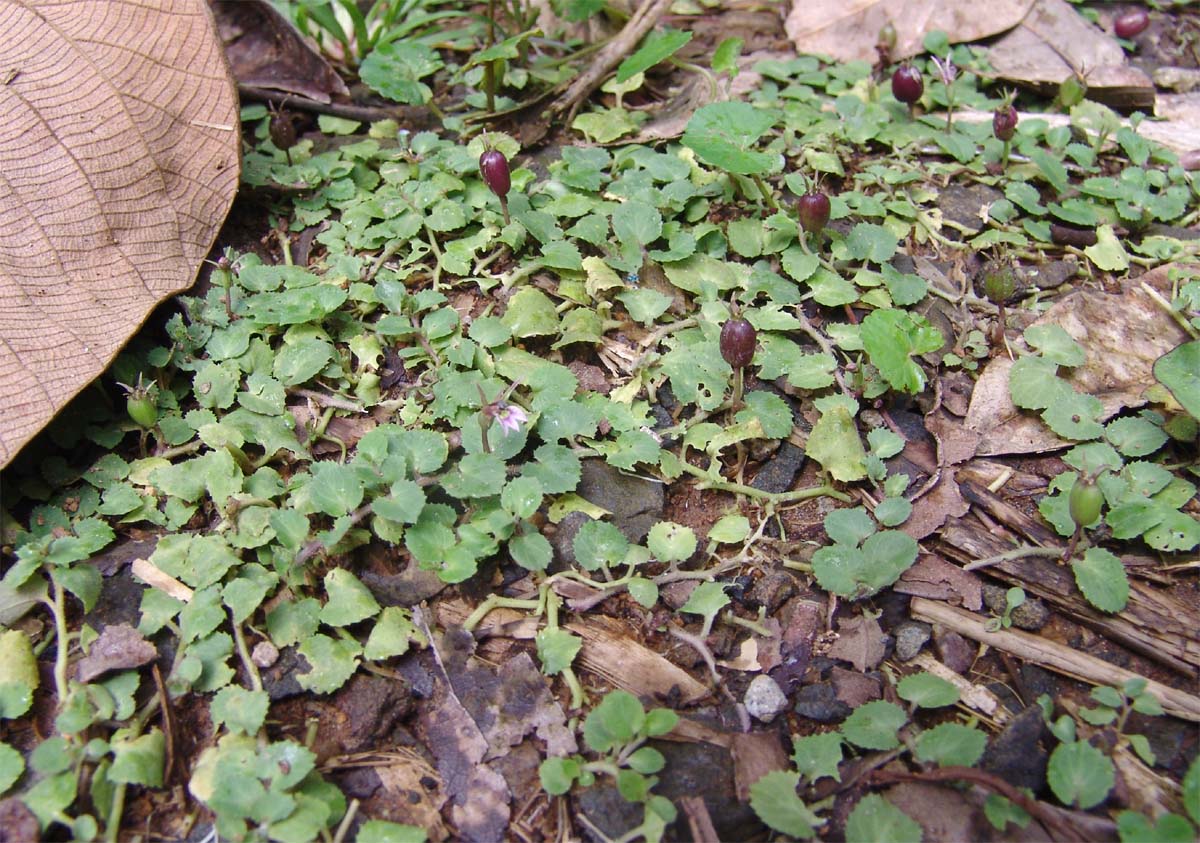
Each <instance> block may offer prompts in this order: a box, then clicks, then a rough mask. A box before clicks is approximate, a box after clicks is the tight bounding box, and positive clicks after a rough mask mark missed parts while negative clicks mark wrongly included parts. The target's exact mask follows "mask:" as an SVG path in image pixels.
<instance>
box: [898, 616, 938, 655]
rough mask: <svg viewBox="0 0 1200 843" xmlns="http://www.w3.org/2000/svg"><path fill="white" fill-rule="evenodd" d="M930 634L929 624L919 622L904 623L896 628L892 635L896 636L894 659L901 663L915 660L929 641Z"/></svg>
mask: <svg viewBox="0 0 1200 843" xmlns="http://www.w3.org/2000/svg"><path fill="white" fill-rule="evenodd" d="M931 632H932V628H931V627H930V626H929V624H927V623H921V622H920V621H905V622H904V623H902V624H900V625H899V626H897V627H896V629H895V630H894V633H893V634H894V635H895V636H896V658H898V659H900V661H902V662H906V661H911V660H912V659H915V658H916V657H917V654H918V653H920V652H921V648H922V647H924V646H925V642H927V641H928V640H929V636H930V634H931Z"/></svg>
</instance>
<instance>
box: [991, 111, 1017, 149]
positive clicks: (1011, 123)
mask: <svg viewBox="0 0 1200 843" xmlns="http://www.w3.org/2000/svg"><path fill="white" fill-rule="evenodd" d="M1016 132H1017V110H1016V109H1015V108H1013V107H1012V106H1011V105H1002V106H1000V107H999V108H997V109H996V113H995V114H993V115H992V134H994V135H995V136H996V137H997V138H998V139H999V140H1002V141H1010V140H1012V138H1013V135H1014V134H1016Z"/></svg>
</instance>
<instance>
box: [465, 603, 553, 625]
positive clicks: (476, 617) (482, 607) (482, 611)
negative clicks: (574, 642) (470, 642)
mask: <svg viewBox="0 0 1200 843" xmlns="http://www.w3.org/2000/svg"><path fill="white" fill-rule="evenodd" d="M541 604H542V601H541V600H521V599H519V598H516V597H501V596H500V595H499V594H490V595H488V597H487V599H486V600H484V601H483V602H482V603H480V604H479V606H478V607H476V609H475V611H474V612H472V613H471V614H470V615H468V616H467V619H466V620H465V621H463V629H465V630H466V631H467V632H471V631H472V630H474V629H475V627H477V626H479V623H480V621H482V620H483V619H484V618H486V617H487V616H488V614H490V613H491V611H492V610H493V609H539V608H541Z"/></svg>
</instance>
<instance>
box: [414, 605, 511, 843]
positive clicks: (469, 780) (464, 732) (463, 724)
mask: <svg viewBox="0 0 1200 843" xmlns="http://www.w3.org/2000/svg"><path fill="white" fill-rule="evenodd" d="M413 620H414V622H415V623H416V624H417V627H418V628H419V629H420V630H421V631H422V632H424V633H425V636H426V638H427V639H428V640H429V641H430V642H432V643H433V644H434V646H433V647H432V648H431V649H432V652H431V654H430V656H429V661H430V663H431V667H432V668H433V672H434V674H435V676H436V679H435V681H434V688H433V695H432V696H431V697H430V698H429V700H428V701H427V702H428V704H427V705H422V706H420V709H419V711H420V713H419V716H418V726H419V727H420V732H421V735H422V738H423V739H424V741H425V745H426V746H427V747H428V748H429V750H430V752H432V753H433V754H434V757H435V758H436V759H437V768H438V773H439V775H440V776H441V778H442V781H443V782H444V783H445V785H446V795H447V797H448V798H449V801H450V803H451V808H450V818H451V821H452V822H453V824H454V827H455V828H456V829H457V830H458V832H459V833H460V834H461V835H462V836H463V838H464V839H466V840H469V841H472V843H477V842H478V843H481V842H482V841H491V840H500V839H502V837H503V835H504V830H505V828H507V827H508V820H509V817H510V816H511V814H512V812H511V810H510V808H509V801H510V800H511V798H512V794H511V793H509V790H508V785H507V783H505V781H504V778H503V776H501V775H500V774H499V773H497V772H496V771H495V770H493V769H491V768H490V767H488V766H487V765H486V764H484V763H483V759H484V757H485V756H486V754H487V751H488V742H487V739H486V738H485V737H484V735H483V733H482V732H481V731H480V730H479V727H478V726H477V725H476V723H475V721H474V720H473V719H472V718H471V715H470V713H469V712H468V711H467V709H466V708H465V707H464V706H463V704H462V702H461V701H460V700H459V698H458V696H457V695H456V694H455V693H454V689H453V687H452V686H451V683H450V680H449V677H448V676H447V674H446V670H445V666H444V664H443V662H442V656H441V652H440V647H442V646H443V644H442V641H441V637H440V636H434V635H433V634H432V632H431V631H430V629H429V624H428V623H427V622H426V620H425V618H424V615H423V613H422V612H421V611H420V610H419V609H418V610H415V611H414V612H413ZM423 657H424V655H423Z"/></svg>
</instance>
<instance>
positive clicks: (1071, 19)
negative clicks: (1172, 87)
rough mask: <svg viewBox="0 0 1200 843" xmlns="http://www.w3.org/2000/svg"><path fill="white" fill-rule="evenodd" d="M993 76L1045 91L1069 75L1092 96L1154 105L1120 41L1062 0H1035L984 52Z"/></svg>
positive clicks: (1134, 104)
mask: <svg viewBox="0 0 1200 843" xmlns="http://www.w3.org/2000/svg"><path fill="white" fill-rule="evenodd" d="M988 61H989V62H990V63H991V65H992V69H993V70H994V71H995V72H996V74H997V75H998V76H1000V77H1002V78H1004V79H1010V80H1012V81H1014V82H1018V83H1020V84H1022V85H1033V86H1039V85H1040V86H1043V87H1045V88H1046V90H1047V91H1049V90H1051V89H1053V88H1054V87H1057V86H1058V84H1059V83H1061V82H1062V81H1063V80H1065V79H1067V78H1068V77H1070V76H1072V75H1074V74H1075V73H1079V74H1082V75H1083V76H1084V78H1085V79H1086V80H1087V85H1088V90H1089V92H1090V93H1089V96H1090V97H1091V98H1092V99H1095V100H1099V101H1101V102H1106V103H1109V104H1111V105H1114V106H1121V107H1126V108H1132V107H1137V108H1146V107H1147V106H1152V105H1153V104H1154V83H1153V82H1152V81H1151V80H1150V77H1149V76H1147V75H1146V74H1145V73H1144V72H1142V71H1141V70H1138V69H1137V68H1136V67H1133V66H1132V65H1130V64H1129V63H1128V62H1127V61H1126V60H1125V51H1124V50H1122V49H1121V45H1120V44H1118V43H1117V42H1116V41H1114V40H1113V39H1112V38H1110V37H1109V36H1108V35H1107V34H1105V33H1104V31H1103V30H1101V29H1100V28H1099V27H1097V26H1094V25H1093V24H1091V23H1090V22H1088V21H1087V20H1086V19H1085V18H1084V17H1083V16H1082V15H1080V14H1079V12H1078V11H1076V10H1075V7H1074V6H1072V5H1071V4H1069V3H1067V2H1066V0H1037V3H1036V5H1034V7H1033V8H1032V9H1031V10H1030V12H1029V14H1028V15H1026V16H1025V19H1024V20H1022V21H1021V25H1020V26H1018V27H1016V28H1015V29H1013V30H1012V31H1011V32H1009V33H1008V34H1006V35H1005V36H1004V37H1003V38H1001V39H999V40H998V41H997V42H996V43H995V44H993V45H992V47H991V49H990V50H988Z"/></svg>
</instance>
